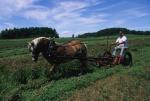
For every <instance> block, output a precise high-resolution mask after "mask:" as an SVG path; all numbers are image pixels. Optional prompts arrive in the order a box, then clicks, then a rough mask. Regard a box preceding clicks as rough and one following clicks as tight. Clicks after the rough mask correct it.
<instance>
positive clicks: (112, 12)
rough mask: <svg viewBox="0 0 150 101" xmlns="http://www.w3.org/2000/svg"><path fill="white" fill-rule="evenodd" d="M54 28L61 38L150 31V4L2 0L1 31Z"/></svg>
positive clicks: (135, 0)
mask: <svg viewBox="0 0 150 101" xmlns="http://www.w3.org/2000/svg"><path fill="white" fill-rule="evenodd" d="M22 27H50V28H55V29H56V30H57V32H58V33H59V35H60V36H61V37H70V36H72V34H74V35H75V36H77V35H78V34H83V33H86V32H96V31H99V30H101V29H104V28H111V27H123V28H128V29H133V30H144V31H145V30H150V0H0V31H1V30H4V29H6V28H7V29H11V28H22Z"/></svg>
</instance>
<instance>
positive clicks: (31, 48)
mask: <svg viewBox="0 0 150 101" xmlns="http://www.w3.org/2000/svg"><path fill="white" fill-rule="evenodd" d="M28 49H29V52H31V55H32V60H33V61H34V62H37V60H38V56H39V53H40V52H39V51H38V49H37V46H36V44H35V43H34V42H29V43H28Z"/></svg>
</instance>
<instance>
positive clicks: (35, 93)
mask: <svg viewBox="0 0 150 101" xmlns="http://www.w3.org/2000/svg"><path fill="white" fill-rule="evenodd" d="M115 39H116V36H110V37H109V43H111V42H112V41H114V40H115ZM31 40H32V39H31V38H30V39H13V40H0V100H2V101H7V100H11V101H17V100H18V101H19V100H21V101H61V100H68V101H150V86H149V85H150V36H135V35H129V36H128V40H129V47H130V51H131V53H132V55H133V64H134V65H133V66H132V67H131V68H130V67H123V66H122V65H117V66H114V67H112V68H107V67H103V68H96V67H93V66H92V65H89V66H88V67H89V69H90V70H91V71H90V72H89V73H87V74H85V75H80V76H76V73H77V71H78V70H79V66H80V64H79V62H78V61H76V60H75V61H72V62H70V63H65V64H62V65H61V66H60V68H59V71H58V72H57V73H56V74H55V75H54V78H56V79H54V80H52V81H51V82H49V81H48V77H47V71H48V68H50V67H51V65H50V64H48V63H47V61H46V60H45V59H44V58H43V57H42V56H40V58H39V61H38V62H37V63H34V62H32V61H31V55H30V53H29V52H28V49H27V42H29V41H31ZM69 40H72V39H70V38H61V39H56V41H57V42H59V43H62V42H67V41H69ZM79 40H81V41H83V42H85V43H86V44H87V47H88V55H89V56H97V55H98V54H99V53H102V52H103V51H104V49H105V48H106V46H105V44H106V37H98V38H79ZM77 64H78V65H77ZM32 69H34V70H35V71H36V74H35V75H36V79H32ZM68 75H69V76H68Z"/></svg>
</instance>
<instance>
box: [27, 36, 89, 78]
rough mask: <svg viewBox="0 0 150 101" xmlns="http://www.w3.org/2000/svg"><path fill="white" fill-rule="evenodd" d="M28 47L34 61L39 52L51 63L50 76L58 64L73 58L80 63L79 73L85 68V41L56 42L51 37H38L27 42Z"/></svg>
mask: <svg viewBox="0 0 150 101" xmlns="http://www.w3.org/2000/svg"><path fill="white" fill-rule="evenodd" d="M28 49H29V51H30V52H31V55H32V60H33V61H34V62H37V61H38V57H39V54H40V53H41V54H42V56H43V57H44V58H45V59H46V60H47V61H48V62H49V63H50V64H51V65H52V66H51V68H50V69H49V76H50V77H51V75H52V74H54V73H55V72H56V71H57V69H58V67H59V65H60V64H62V63H66V62H69V61H72V60H74V59H78V60H79V61H80V63H81V67H80V70H81V74H83V73H85V71H86V70H87V60H86V58H87V47H86V44H85V43H83V42H81V41H79V40H71V41H68V42H66V43H63V44H58V43H56V42H55V40H54V39H53V38H47V37H38V38H35V39H33V40H32V41H31V42H29V43H28ZM74 57H77V58H74Z"/></svg>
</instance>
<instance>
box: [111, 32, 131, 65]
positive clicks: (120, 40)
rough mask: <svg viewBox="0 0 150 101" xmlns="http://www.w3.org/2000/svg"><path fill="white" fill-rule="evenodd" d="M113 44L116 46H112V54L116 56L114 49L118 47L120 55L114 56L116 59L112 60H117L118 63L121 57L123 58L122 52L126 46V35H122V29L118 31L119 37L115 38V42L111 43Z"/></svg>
mask: <svg viewBox="0 0 150 101" xmlns="http://www.w3.org/2000/svg"><path fill="white" fill-rule="evenodd" d="M113 44H114V45H116V47H115V48H114V51H113V53H112V55H113V56H116V51H117V50H118V49H120V50H121V51H120V56H119V58H118V57H116V59H115V60H114V64H115V63H116V62H117V61H118V63H120V61H121V59H123V53H124V50H125V49H126V48H128V43H127V37H126V36H125V35H124V33H123V32H122V31H120V32H119V37H118V38H117V40H116V42H115V43H113ZM118 59H119V60H118Z"/></svg>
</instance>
